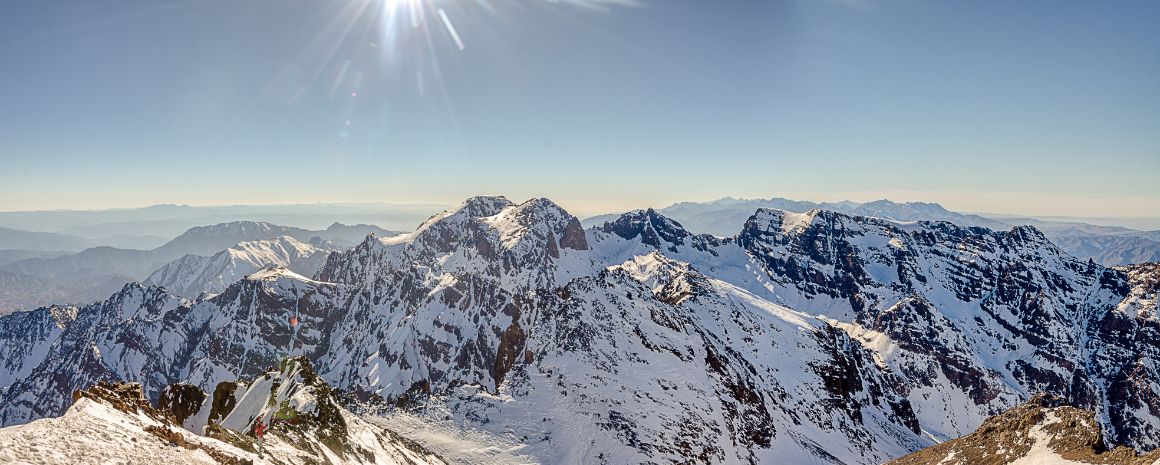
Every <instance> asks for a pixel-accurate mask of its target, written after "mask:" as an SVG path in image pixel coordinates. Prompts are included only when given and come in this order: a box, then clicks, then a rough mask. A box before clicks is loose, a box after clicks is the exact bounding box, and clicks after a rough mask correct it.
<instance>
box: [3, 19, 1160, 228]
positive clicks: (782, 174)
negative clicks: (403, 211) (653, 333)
mask: <svg viewBox="0 0 1160 465" xmlns="http://www.w3.org/2000/svg"><path fill="white" fill-rule="evenodd" d="M415 8H421V9H422V10H423V11H424V12H425V14H424V16H423V17H419V16H417V15H416V16H415V17H414V18H412V15H411V13H410V10H412V9H415ZM391 9H394V11H395V12H396V13H395V19H394V21H393V22H392V21H390V20H389V19H388V17H390V16H391V15H390V14H389V13H388V11H389V10H391ZM440 9H442V10H443V12H444V13H443V14H444V15H446V17H447V22H449V23H450V24H451V25H452V27H453V28H454V29H455V31H456V33H457V34H458V36H459V40H460V41H461V42H462V44H463V49H462V50H461V49H460V48H459V46H458V44H457V43H456V41H455V38H454V37H453V36H452V35H451V34H450V33H449V30H448V28H447V26H446V25H445V22H444V21H443V18H442V17H441V16H440V15H439V13H438V11H439V10H440ZM388 24H390V25H388ZM413 24H418V26H417V27H415V26H413ZM1158 172H1160V2H1156V1H1106V2H1104V1H1100V2H1089V1H1082V2H1081V1H1058V0H1051V1H1036V0H1028V1H1018V2H1011V1H969V2H964V1H923V0H898V1H879V0H811V1H775V0H763V1H752V2H750V1H741V0H736V1H704V0H635V1H630V0H616V1H612V0H604V1H591V0H589V1H581V0H572V1H567V0H565V1H557V2H547V1H544V0H414V1H413V0H387V1H383V0H376V1H369V0H240V1H239V0H184V1H178V2H171V1H164V0H113V1H102V2H95V1H87V0H86V1H69V0H60V1H31V0H29V1H10V2H3V3H2V4H0V210H30V209H45V208H101V207H129V206H141V205H148V204H154V203H170V202H172V203H188V204H223V203H231V204H232V203H287V202H336V201H395V202H421V201H422V202H426V201H433V202H456V201H458V200H460V199H461V198H463V197H466V196H469V195H473V194H482V193H500V194H506V195H508V196H509V197H512V198H513V199H522V198H526V197H529V196H548V197H551V198H553V199H555V200H557V201H558V202H560V203H561V204H563V205H565V206H566V207H569V208H571V209H573V210H574V211H576V212H577V213H595V212H600V211H612V210H620V209H624V208H632V207H639V206H646V205H664V204H667V203H669V202H672V201H677V200H706V199H711V198H716V197H721V196H735V197H759V196H760V197H769V196H786V197H796V198H805V199H811V200H835V199H839V198H852V199H854V200H871V199H875V198H880V197H889V198H891V199H894V200H928V201H938V202H942V203H944V205H946V206H948V207H950V208H953V209H958V210H969V211H992V212H1006V213H1027V214H1040V215H1078V216H1153V217H1160V187H1158V186H1160V181H1158V180H1157V173H1158Z"/></svg>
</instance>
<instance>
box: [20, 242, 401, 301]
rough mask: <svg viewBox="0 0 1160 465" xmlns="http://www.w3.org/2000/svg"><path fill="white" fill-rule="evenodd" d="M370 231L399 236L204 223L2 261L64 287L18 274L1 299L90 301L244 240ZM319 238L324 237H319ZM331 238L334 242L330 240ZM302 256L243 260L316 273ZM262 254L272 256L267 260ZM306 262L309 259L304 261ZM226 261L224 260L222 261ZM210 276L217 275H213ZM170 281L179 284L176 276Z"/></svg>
mask: <svg viewBox="0 0 1160 465" xmlns="http://www.w3.org/2000/svg"><path fill="white" fill-rule="evenodd" d="M367 234H383V235H385V236H390V235H394V233H393V232H391V231H386V230H383V229H382V228H379V227H377V226H372V225H354V226H347V225H343V224H339V223H335V224H332V225H331V226H330V227H329V228H327V229H326V230H322V231H310V230H306V229H301V228H290V227H284V226H278V225H275V224H270V223H263V222H255V221H235V222H232V223H222V224H217V225H212V226H200V227H195V228H193V229H190V230H188V231H186V232H185V233H184V234H182V235H181V236H179V237H177V238H175V239H173V240H172V241H169V242H168V243H166V244H164V245H162V246H160V247H157V248H155V249H152V250H134V249H118V248H114V247H94V248H91V249H86V250H84V251H82V252H79V253H76V254H68V255H61V256H54V257H44V258H39V257H34V258H28V259H24V260H18V261H15V262H12V263H7V264H4V265H0V271H6V272H8V273H11V274H12V275H14V276H18V277H21V280H22V281H28V280H29V279H37V280H40V281H43V282H44V283H46V287H45V288H44V289H46V290H47V289H50V288H55V289H63V290H64V295H63V297H62V298H61V300H46V294H45V292H42V291H30V290H28V289H27V286H20V285H19V283H18V282H17V281H16V278H12V279H11V282H12V283H13V285H11V286H8V285H5V283H4V282H0V295H3V296H6V297H3V298H2V299H3V300H4V301H5V302H6V304H5V307H6V308H7V309H9V310H16V309H32V308H36V307H38V306H41V305H48V304H53V303H58V304H59V303H76V304H79V303H90V302H93V301H95V300H98V299H102V298H105V297H107V296H108V295H109V293H110V285H111V286H113V287H112V289H111V290H112V291H115V290H116V289H120V288H121V286H123V285H124V284H125V283H128V282H131V281H142V280H145V279H146V278H147V277H151V274H152V273H154V272H155V271H156V270H158V269H159V268H161V267H169V268H170V271H172V272H174V273H177V274H181V273H183V271H182V270H186V271H184V273H188V272H190V271H189V270H198V269H200V267H201V266H211V267H212V266H213V264H211V263H210V261H211V260H209V257H211V256H214V255H216V254H218V253H220V252H221V251H223V250H224V249H227V248H232V247H234V246H235V245H237V244H239V243H243V242H253V241H262V240H269V239H275V238H278V237H290V238H292V239H294V240H296V241H299V242H302V243H311V244H316V245H317V244H323V242H326V243H328V244H327V245H317V247H321V248H324V249H338V248H344V247H350V246H353V245H355V244H356V243H357V242H359V241H361V240H362V239H363V238H365V237H366V235H367ZM355 237H357V238H358V240H357V241H352V240H351V239H352V238H355ZM316 238H317V239H319V240H315V239H316ZM332 239H333V241H334V242H331V241H332ZM320 241H321V242H320ZM279 247H281V248H288V249H297V248H299V247H298V246H295V245H289V246H275V248H279ZM258 248H261V247H258ZM247 253H248V252H247ZM297 255H299V254H297V253H295V252H293V251H290V250H287V251H285V252H270V253H263V252H253V253H251V257H249V258H248V259H246V258H243V259H241V261H247V260H248V261H249V262H250V263H255V264H256V263H260V264H261V266H266V265H294V264H296V263H300V264H302V265H304V266H306V268H303V270H305V271H306V272H307V273H310V272H312V270H313V269H314V268H315V267H316V264H315V263H314V262H310V261H309V260H308V259H298V258H294V257H296V256H297ZM263 256H265V257H270V258H272V259H271V260H265V261H263V260H262V258H263ZM175 261H176V262H181V263H178V264H175V265H174V264H173V263H171V262H175ZM303 261H305V262H309V263H303ZM170 265H172V267H171V266H170ZM223 266H225V265H224V264H223ZM261 266H258V268H260V267H261ZM291 268H294V269H298V268H297V267H295V266H291ZM221 271H222V272H223V273H226V274H224V275H223V277H222V278H223V279H228V280H227V281H223V282H222V283H220V284H221V285H219V286H218V287H216V288H215V289H219V288H222V287H224V284H228V283H230V282H232V281H234V280H237V279H239V278H240V277H241V276H242V275H243V274H237V273H235V274H229V273H228V271H229V270H228V268H223V269H222V270H221ZM205 278H206V279H208V280H212V277H210V276H206V277H205ZM191 279H193V278H191ZM207 282H208V281H207ZM166 284H179V283H175V282H172V281H171V282H167V283H166ZM193 295H196V293H195V294H193ZM0 310H3V309H0ZM0 313H3V311H0Z"/></svg>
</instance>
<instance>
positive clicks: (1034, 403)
mask: <svg viewBox="0 0 1160 465" xmlns="http://www.w3.org/2000/svg"><path fill="white" fill-rule="evenodd" d="M1066 403H1067V400H1066V399H1064V398H1062V397H1057V396H1051V395H1045V394H1040V395H1037V396H1035V397H1033V398H1032V399H1031V400H1030V401H1028V402H1027V403H1025V404H1023V405H1020V406H1018V407H1015V408H1013V409H1011V410H1008V411H1007V412H1004V413H1002V414H1001V415H997V416H994V417H991V418H988V419H987V421H985V422H983V424H982V426H980V427H979V429H978V430H977V431H975V432H973V433H971V434H969V435H966V436H964V437H961V438H958V439H954V440H951V441H947V442H944V443H942V444H939V445H936V446H933V447H929V448H927V449H923V450H921V451H918V452H915V453H913V454H909V455H907V456H905V457H902V458H899V459H896V460H892V461H890V462H889V463H888V465H976V464H979V465H1002V464H1008V463H1015V462H1020V461H1026V463H1090V464H1109V465H1110V464H1115V465H1152V464H1153V463H1156V462H1157V461H1160V451H1158V452H1152V453H1147V454H1140V453H1138V452H1137V451H1135V450H1132V449H1131V448H1128V447H1123V446H1120V447H1113V446H1109V445H1108V444H1107V443H1106V442H1105V441H1104V436H1103V434H1102V432H1101V431H1100V427H1099V422H1097V421H1096V419H1095V415H1094V414H1093V413H1092V412H1090V411H1087V410H1083V409H1079V408H1076V407H1072V406H1069V405H1066ZM1020 463H1023V462H1020Z"/></svg>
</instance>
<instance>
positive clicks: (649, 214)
mask: <svg viewBox="0 0 1160 465" xmlns="http://www.w3.org/2000/svg"><path fill="white" fill-rule="evenodd" d="M600 229H601V230H602V231H604V232H606V233H609V234H615V235H617V236H620V237H622V238H624V239H628V240H632V239H635V238H637V237H640V238H641V242H644V243H645V244H646V245H650V246H652V247H654V248H657V249H660V248H668V249H671V250H676V248H677V246H680V245H685V241H686V239H687V238H689V237H690V236H692V234H691V233H689V231H687V230H686V229H685V228H684V226H681V223H678V222H676V221H675V220H672V219H670V218H668V217H665V216H664V215H661V214H660V213H657V211H656V210H653V209H651V208H649V209H647V210H633V211H630V212H628V213H625V214H623V215H620V217H619V218H617V219H616V220H615V221H609V222H605V223H604V226H602V227H601V228H600Z"/></svg>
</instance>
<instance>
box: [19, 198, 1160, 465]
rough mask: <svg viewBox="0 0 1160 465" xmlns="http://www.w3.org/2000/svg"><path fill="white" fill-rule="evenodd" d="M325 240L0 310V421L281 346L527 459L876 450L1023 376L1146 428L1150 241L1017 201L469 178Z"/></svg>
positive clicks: (973, 410) (953, 430)
mask: <svg viewBox="0 0 1160 465" xmlns="http://www.w3.org/2000/svg"><path fill="white" fill-rule="evenodd" d="M877 211H879V212H881V211H883V210H877ZM295 240H297V239H295ZM286 243H288V244H292V243H289V241H286ZM226 256H233V254H231V253H228V252H227V254H226ZM326 257H327V258H326V260H325V263H324V264H323V265H322V266H321V267H320V268H319V269H318V271H317V272H316V273H314V274H313V275H311V276H310V277H305V276H303V275H302V274H300V273H295V272H294V271H292V270H290V269H286V268H281V267H276V266H275V267H269V268H263V269H260V270H258V271H256V272H254V273H251V274H248V275H246V276H245V277H243V278H241V279H239V280H236V281H234V282H232V283H229V284H228V285H226V286H225V288H224V289H221V290H220V292H207V291H204V290H203V292H198V296H197V297H194V298H192V299H191V298H186V297H182V296H180V295H176V294H175V293H174V292H173V291H171V290H169V289H168V288H167V287H165V286H159V285H155V284H154V285H148V284H145V285H143V284H135V283H134V284H128V285H126V286H124V287H123V288H122V289H120V290H119V291H117V292H116V293H114V294H113V295H112V296H110V297H109V298H108V299H106V300H104V301H101V302H98V303H95V304H92V305H87V306H80V307H76V306H52V307H44V308H40V309H37V310H34V311H25V312H18V313H14V314H10V315H6V316H3V317H0V346H2V347H3V350H0V386H3V387H2V388H0V389H2V391H0V399H2V400H0V422H2V423H3V424H4V425H19V424H24V423H27V422H29V421H32V420H35V419H38V418H44V417H53V416H59V415H62V414H64V413H65V412H66V411H67V410H68V408H69V406H70V404H72V393H73V391H77V390H83V389H86V388H88V387H89V386H92V385H94V384H97V383H98V382H111V381H115V380H122V381H133V382H137V383H140V385H141V390H142V393H143V394H144V395H145V396H146V397H147V398H148V399H149V400H150V401H152V402H153V403H159V402H161V401H162V400H163V398H164V393H165V392H168V391H167V389H172V388H171V387H170V386H172V385H174V384H176V383H182V384H186V385H189V386H192V388H195V389H196V392H201V393H202V394H203V396H208V397H211V398H216V397H217V395H216V394H214V393H215V391H216V390H217V389H219V388H220V387H221V386H222V383H223V382H232V381H234V380H240V379H253V378H255V377H260V376H264V374H266V373H268V371H267V368H268V367H272V366H277V365H278V364H279V363H282V362H281V361H283V360H285V357H286V356H287V355H294V356H301V357H304V360H306V361H308V362H309V363H310V364H312V366H313V368H312V369H313V370H315V371H316V373H317V376H318V379H319V380H320V381H321V382H325V383H326V385H327V386H332V387H333V388H334V389H337V390H341V391H342V392H344V393H345V395H344V396H345V398H346V399H348V402H349V405H352V406H354V405H362V406H396V407H397V408H399V409H402V410H404V411H408V412H429V411H434V412H438V415H437V417H436V418H438V421H436V423H438V422H450V423H451V424H453V425H455V426H456V427H460V428H465V429H470V430H477V431H480V432H482V433H483V434H486V435H492V436H502V437H506V438H509V439H511V440H514V441H516V442H518V443H519V445H520V453H521V454H524V455H526V456H528V457H531V458H532V459H534V461H536V462H539V463H550V464H558V463H576V462H580V463H644V462H651V463H661V462H674V463H835V464H836V463H845V464H872V463H873V464H877V463H882V462H885V461H888V460H891V459H895V458H899V457H903V456H905V455H907V454H909V453H912V452H916V451H919V450H921V449H923V448H926V447H929V446H933V445H935V444H937V443H939V442H942V441H946V440H950V439H953V438H956V437H960V436H964V435H969V434H971V433H972V432H974V431H975V430H976V428H978V427H980V425H984V420H985V419H987V418H988V417H991V416H994V415H999V414H1001V413H1002V412H1004V411H1007V410H1008V409H1011V408H1014V407H1016V406H1018V405H1020V404H1022V403H1024V402H1026V401H1028V400H1031V399H1032V398H1033V397H1034V396H1035V395H1036V394H1037V393H1048V394H1051V395H1053V396H1057V397H1058V398H1060V399H1062V401H1061V402H1066V403H1067V404H1068V405H1071V406H1075V407H1076V408H1080V409H1084V410H1088V411H1091V412H1093V415H1092V417H1091V418H1092V421H1094V422H1096V423H1098V425H1099V427H1100V428H1101V431H1103V433H1102V434H1103V436H1104V437H1106V438H1107V440H1108V443H1109V444H1113V445H1124V446H1128V447H1132V448H1136V449H1139V450H1151V449H1155V448H1156V447H1157V446H1160V429H1158V428H1160V420H1157V418H1160V392H1158V388H1156V386H1160V371H1158V368H1160V367H1158V366H1157V360H1158V355H1160V334H1158V330H1160V325H1158V323H1157V322H1158V320H1157V316H1156V315H1157V300H1156V295H1157V291H1158V289H1160V265H1157V264H1154V263H1153V264H1138V265H1132V266H1126V267H1116V268H1109V267H1106V266H1103V265H1101V264H1098V263H1095V262H1092V261H1089V260H1085V259H1080V258H1077V257H1074V256H1072V255H1070V254H1068V253H1067V252H1066V251H1064V250H1062V249H1060V248H1059V247H1058V246H1057V245H1056V244H1054V243H1052V241H1050V240H1049V239H1048V238H1047V236H1046V235H1045V234H1044V233H1043V232H1041V231H1040V230H1039V229H1037V228H1035V227H1032V226H1014V227H1009V228H1002V229H988V228H986V227H982V226H960V225H956V224H953V223H948V222H929V221H909V220H908V221H906V222H900V221H891V220H886V219H881V218H875V217H868V216H862V215H852V214H847V213H841V212H835V211H828V210H819V209H813V210H808V211H806V212H800V213H799V212H793V211H785V210H775V209H767V208H760V209H755V210H754V211H751V212H750V213H749V216H748V217H747V218H746V219H745V220H744V221H743V223H742V224H741V225H740V227H739V228H738V229H737V230H736V231H735V232H733V233H732V234H729V235H727V236H720V235H709V234H696V233H694V232H692V231H690V230H688V229H686V228H685V227H684V226H682V223H681V222H679V221H675V220H673V219H670V218H668V217H666V216H665V215H663V214H662V213H660V212H658V211H654V210H643V211H633V212H629V213H626V214H623V215H620V216H619V217H616V218H613V219H610V220H607V221H604V222H602V223H601V224H599V225H594V226H592V227H589V228H584V227H583V226H582V225H581V222H580V221H579V219H577V218H576V217H575V216H573V215H571V214H569V213H568V212H567V211H565V210H564V209H563V208H561V207H559V206H558V205H556V204H554V203H553V202H551V201H549V200H547V199H532V200H529V201H527V202H524V203H520V204H515V203H513V202H510V201H508V200H507V199H505V198H502V197H476V198H471V199H468V200H467V201H465V202H464V203H462V204H461V205H459V206H458V207H456V208H453V209H451V210H448V211H445V212H443V213H440V214H437V215H435V216H433V217H431V218H430V219H428V220H427V221H425V222H424V223H423V224H422V225H420V226H419V227H418V228H417V229H416V230H414V231H413V232H411V233H407V234H400V235H395V236H392V237H386V238H379V237H367V238H366V239H365V240H363V241H362V242H361V243H359V244H358V245H357V246H355V247H353V248H351V249H349V250H345V251H338V252H331V253H329V254H328V255H327V256H326ZM187 268H189V269H193V268H197V269H198V270H200V271H199V272H196V273H189V274H188V276H197V277H198V278H197V279H181V280H177V282H180V283H182V284H185V283H193V282H198V283H214V285H216V284H217V283H225V282H228V280H229V279H232V276H234V275H230V274H229V273H235V275H236V273H237V271H232V270H237V269H238V268H236V267H235V268H232V269H231V268H229V267H208V266H207V267H201V268H198V267H192V266H191V267H187ZM214 270H231V271H229V272H228V273H223V274H222V276H223V278H222V279H221V280H217V281H215V280H213V279H209V280H207V279H205V278H204V277H205V276H212V275H214V273H215V271H214ZM206 273H208V275H207V274H206ZM167 274H168V275H173V273H162V275H167ZM183 276H185V275H183ZM226 276H229V277H228V278H227V277H226ZM170 285H172V284H170ZM196 287H197V285H189V286H185V288H184V289H183V290H182V291H181V293H183V294H185V295H187V296H188V295H192V294H193V293H194V292H193V291H197V289H196ZM211 394H212V395H211ZM227 397H229V396H226V397H223V399H224V398H227ZM232 398H238V396H237V395H235V396H233V397H232ZM241 398H245V396H242V397H241ZM211 404H212V402H211ZM351 408H352V410H351V411H356V410H359V409H356V408H354V407H351ZM365 411H366V412H368V413H366V418H368V420H367V421H369V422H371V423H375V422H376V421H379V420H374V418H391V415H389V414H387V415H385V416H379V415H378V414H377V413H374V412H379V410H374V409H371V408H370V407H367V410H365ZM70 414H72V413H70ZM247 417H248V416H247ZM389 421H390V420H381V422H382V423H383V424H388V423H389ZM433 421H435V420H433ZM33 424H37V423H33ZM186 426H188V427H189V428H190V429H191V432H192V433H196V434H207V431H208V430H209V429H210V428H209V427H208V426H206V427H204V428H199V427H200V424H197V425H186ZM199 429H200V430H199ZM242 429H245V428H242ZM245 433H246V432H245V431H242V434H245ZM0 437H3V436H2V435H0ZM936 463H937V462H936Z"/></svg>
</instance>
